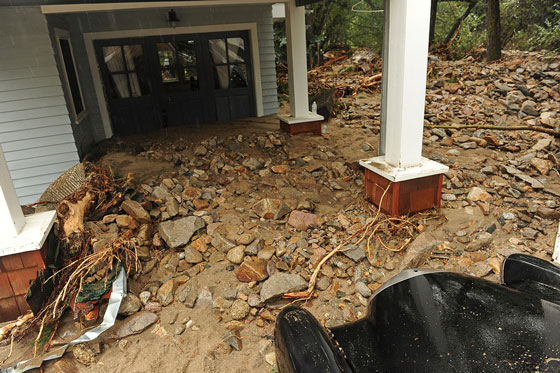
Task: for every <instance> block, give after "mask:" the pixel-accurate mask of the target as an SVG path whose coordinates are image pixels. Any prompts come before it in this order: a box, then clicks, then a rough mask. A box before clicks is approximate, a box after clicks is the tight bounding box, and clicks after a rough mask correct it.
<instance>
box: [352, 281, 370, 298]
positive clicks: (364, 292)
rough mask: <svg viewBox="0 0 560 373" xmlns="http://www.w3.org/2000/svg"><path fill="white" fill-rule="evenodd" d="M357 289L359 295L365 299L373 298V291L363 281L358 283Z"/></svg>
mask: <svg viewBox="0 0 560 373" xmlns="http://www.w3.org/2000/svg"><path fill="white" fill-rule="evenodd" d="M355 289H356V291H357V292H358V293H360V295H361V296H362V297H364V298H369V297H371V294H372V291H371V289H370V288H369V287H368V286H367V285H366V284H365V283H364V282H363V281H358V282H356V286H355Z"/></svg>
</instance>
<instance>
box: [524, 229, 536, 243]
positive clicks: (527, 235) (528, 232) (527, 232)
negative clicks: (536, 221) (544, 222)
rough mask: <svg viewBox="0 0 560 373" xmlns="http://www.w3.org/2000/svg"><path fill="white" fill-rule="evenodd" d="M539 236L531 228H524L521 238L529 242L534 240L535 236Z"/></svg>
mask: <svg viewBox="0 0 560 373" xmlns="http://www.w3.org/2000/svg"><path fill="white" fill-rule="evenodd" d="M538 234H539V231H537V230H535V229H533V228H529V227H527V228H524V229H523V237H525V238H529V239H531V240H534V239H536V238H537V235H538Z"/></svg>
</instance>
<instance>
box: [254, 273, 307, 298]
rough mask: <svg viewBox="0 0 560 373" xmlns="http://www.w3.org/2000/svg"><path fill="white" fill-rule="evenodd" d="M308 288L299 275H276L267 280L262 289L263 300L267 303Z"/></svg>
mask: <svg viewBox="0 0 560 373" xmlns="http://www.w3.org/2000/svg"><path fill="white" fill-rule="evenodd" d="M305 288H307V282H306V281H305V280H304V279H303V278H302V277H301V276H300V275H298V274H291V273H275V274H274V275H272V276H270V278H269V279H267V280H266V281H265V282H264V283H263V285H262V288H261V293H260V294H261V300H262V301H263V302H267V301H269V300H272V299H275V298H277V297H279V296H281V295H283V294H285V293H290V292H294V291H300V290H304V289H305Z"/></svg>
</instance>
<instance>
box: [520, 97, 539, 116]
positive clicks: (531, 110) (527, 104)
mask: <svg viewBox="0 0 560 373" xmlns="http://www.w3.org/2000/svg"><path fill="white" fill-rule="evenodd" d="M521 111H522V112H523V113H525V114H527V115H532V116H534V117H538V116H540V114H541V113H540V112H539V111H538V110H537V108H536V107H535V102H534V101H531V100H527V101H524V102H523V104H521Z"/></svg>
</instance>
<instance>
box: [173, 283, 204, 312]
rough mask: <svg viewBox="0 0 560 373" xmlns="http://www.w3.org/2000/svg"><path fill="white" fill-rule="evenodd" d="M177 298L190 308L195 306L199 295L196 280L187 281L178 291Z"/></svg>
mask: <svg viewBox="0 0 560 373" xmlns="http://www.w3.org/2000/svg"><path fill="white" fill-rule="evenodd" d="M175 296H176V298H177V299H178V300H179V301H180V302H183V303H184V304H185V306H187V307H189V308H193V307H194V304H195V303H196V298H197V297H198V287H197V284H196V283H195V282H192V281H190V282H187V283H186V284H184V285H181V286H180V287H179V288H178V289H177V292H176V295H175Z"/></svg>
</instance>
